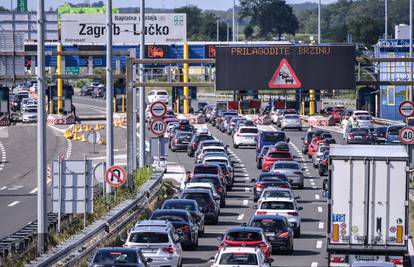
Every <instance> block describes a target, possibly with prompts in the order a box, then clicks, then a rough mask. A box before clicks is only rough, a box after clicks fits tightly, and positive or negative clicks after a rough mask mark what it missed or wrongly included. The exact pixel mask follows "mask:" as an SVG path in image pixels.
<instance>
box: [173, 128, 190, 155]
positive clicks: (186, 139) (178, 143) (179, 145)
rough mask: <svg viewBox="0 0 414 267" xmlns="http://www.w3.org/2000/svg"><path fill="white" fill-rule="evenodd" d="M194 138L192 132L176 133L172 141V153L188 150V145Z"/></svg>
mask: <svg viewBox="0 0 414 267" xmlns="http://www.w3.org/2000/svg"><path fill="white" fill-rule="evenodd" d="M192 138H193V133H192V132H181V131H178V132H176V133H175V134H174V137H173V138H172V139H171V143H170V146H171V151H173V152H175V151H177V150H184V151H185V150H187V147H188V144H189V143H190V141H191V139H192Z"/></svg>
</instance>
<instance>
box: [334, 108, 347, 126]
mask: <svg viewBox="0 0 414 267" xmlns="http://www.w3.org/2000/svg"><path fill="white" fill-rule="evenodd" d="M344 111H345V108H344V107H336V108H334V109H333V111H332V116H333V117H334V120H335V123H338V122H341V117H342V114H343V113H344Z"/></svg>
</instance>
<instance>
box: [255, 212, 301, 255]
mask: <svg viewBox="0 0 414 267" xmlns="http://www.w3.org/2000/svg"><path fill="white" fill-rule="evenodd" d="M248 226H250V227H258V228H262V229H263V232H264V234H265V236H266V239H267V241H269V243H270V244H271V245H272V253H274V252H275V251H276V250H278V249H284V250H286V252H287V253H288V254H292V252H293V236H294V232H293V229H292V227H290V224H289V222H288V220H287V219H286V217H284V216H280V215H254V216H252V218H251V219H250V221H249V223H248Z"/></svg>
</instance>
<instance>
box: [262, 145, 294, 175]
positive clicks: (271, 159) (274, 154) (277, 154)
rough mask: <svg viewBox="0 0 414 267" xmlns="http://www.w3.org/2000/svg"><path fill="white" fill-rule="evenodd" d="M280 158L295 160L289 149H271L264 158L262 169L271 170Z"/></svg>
mask: <svg viewBox="0 0 414 267" xmlns="http://www.w3.org/2000/svg"><path fill="white" fill-rule="evenodd" d="M280 160H283V161H290V160H293V158H292V155H291V154H290V152H289V151H280V150H277V149H269V151H267V154H266V156H265V157H264V158H263V162H262V170H263V171H269V170H270V169H271V168H272V166H273V164H274V163H275V162H277V161H280Z"/></svg>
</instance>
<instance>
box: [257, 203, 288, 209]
mask: <svg viewBox="0 0 414 267" xmlns="http://www.w3.org/2000/svg"><path fill="white" fill-rule="evenodd" d="M260 208H261V209H264V210H293V209H294V206H293V203H292V202H285V201H266V202H263V203H262V205H261V206H260Z"/></svg>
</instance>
